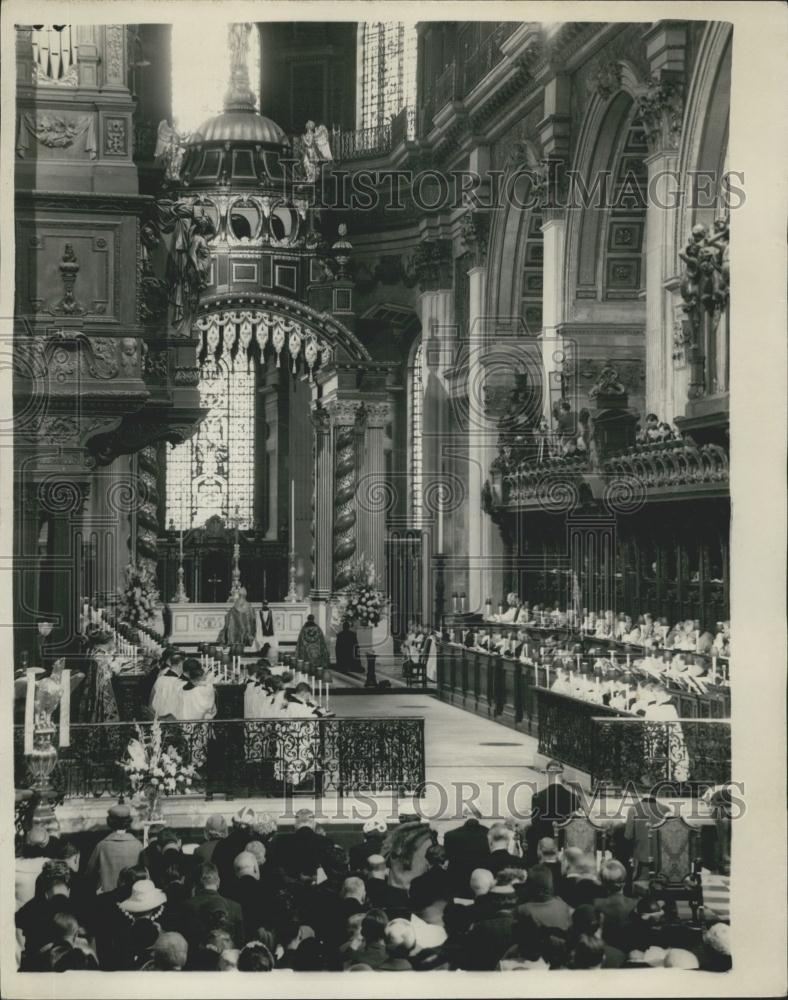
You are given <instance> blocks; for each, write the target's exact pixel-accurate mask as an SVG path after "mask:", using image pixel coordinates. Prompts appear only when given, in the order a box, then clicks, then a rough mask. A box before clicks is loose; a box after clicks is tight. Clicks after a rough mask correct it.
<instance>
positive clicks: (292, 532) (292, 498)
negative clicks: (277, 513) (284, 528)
mask: <svg viewBox="0 0 788 1000" xmlns="http://www.w3.org/2000/svg"><path fill="white" fill-rule="evenodd" d="M290 551H291V552H295V479H291V480H290Z"/></svg>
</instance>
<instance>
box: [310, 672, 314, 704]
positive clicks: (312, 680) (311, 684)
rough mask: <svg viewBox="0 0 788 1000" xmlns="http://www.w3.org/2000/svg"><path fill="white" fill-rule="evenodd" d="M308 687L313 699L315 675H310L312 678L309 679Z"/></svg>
mask: <svg viewBox="0 0 788 1000" xmlns="http://www.w3.org/2000/svg"><path fill="white" fill-rule="evenodd" d="M309 686H310V687H311V688H312V697H313V698H314V697H315V675H314V674H312V676H311V677H310V678H309Z"/></svg>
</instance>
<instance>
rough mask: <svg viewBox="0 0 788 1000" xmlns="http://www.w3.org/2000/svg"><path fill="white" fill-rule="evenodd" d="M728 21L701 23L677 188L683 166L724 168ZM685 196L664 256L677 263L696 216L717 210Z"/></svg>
mask: <svg viewBox="0 0 788 1000" xmlns="http://www.w3.org/2000/svg"><path fill="white" fill-rule="evenodd" d="M732 37H733V27H732V25H730V24H725V23H723V22H719V21H715V22H711V23H709V24H707V25H706V26H705V28H704V31H703V35H702V37H701V41H700V45H699V46H698V53H697V56H696V58H695V64H694V69H693V73H692V77H691V79H690V81H689V86H688V88H687V97H686V102H685V112H684V124H683V127H682V130H681V144H680V146H679V158H678V172H679V188H681V189H683V190H684V191H687V190H688V189H687V184H688V178H687V175H688V172H689V171H694V170H714V171H718V170H720V169H721V168H722V169H724V165H725V162H726V154H727V146H728V128H729V113H730V92H731V42H732ZM688 202H689V199H685V204H684V207H683V210H682V211H677V212H676V213H675V218H676V224H675V227H674V231H673V246H672V248H671V250H670V257H669V259H671V260H674V261H675V262H676V265H677V267H678V263H679V257H678V252H679V250H680V249H681V248H682V247H684V246H685V245H686V243H687V239H688V236H689V233H690V230H691V228H692V226H693V225H694V224H695V223H697V222H702V223H705V224H706V225H710V224H711V223H712V222H713V221H714V219H715V217H716V216H717V214H719V213H718V212H716V211H715V210H714V209H697V210H695V209H693V208H692V206H691V204H689V203H688Z"/></svg>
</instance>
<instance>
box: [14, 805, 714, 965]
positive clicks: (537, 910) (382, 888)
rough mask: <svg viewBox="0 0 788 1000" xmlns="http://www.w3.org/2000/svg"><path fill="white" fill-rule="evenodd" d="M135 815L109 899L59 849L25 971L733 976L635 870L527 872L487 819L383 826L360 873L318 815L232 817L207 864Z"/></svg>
mask: <svg viewBox="0 0 788 1000" xmlns="http://www.w3.org/2000/svg"><path fill="white" fill-rule="evenodd" d="M550 787H552V786H550ZM118 808H120V810H121V811H120V812H116V813H114V814H113V825H114V826H115V827H116V830H113V832H112V834H111V835H110V838H112V836H113V835H114V834H115V833H116V832H117V830H120V832H121V833H123V834H124V836H123V837H121V838H120V839H118V840H113V839H110V840H109V841H108V842H109V844H110V845H112V844H115V843H117V844H119V845H122V846H121V850H122V853H123V858H124V859H125V858H131V857H132V856H133V859H134V860H133V861H129V862H128V863H127V864H125V865H124V866H123V867H120V868H116V865H115V862H116V861H117V860H118V859H116V858H115V857H114V856H113V849H112V848H110V849H107V848H103V849H101V850H100V851H99V852H98V856H99V858H100V859H103V860H104V861H107V862H109V861H111V862H112V863H107V864H106V865H102V864H97V862H96V861H95V860H94V856H93V855H91V856H90V859H89V861H90V862H91V864H90V865H88V864H87V863H86V864H85V866H84V870H85V872H86V873H87V872H90V871H94V870H95V871H96V872H97V873H101V874H102V875H103V879H102V880H101V882H100V884H99V886H95V888H100V889H101V891H100V892H97V893H96V892H94V891H93V888H94V887H93V886H91V887H90V888H89V889H88V891H87V892H84V891H83V890H82V889H80V890H79V891H77V887H78V886H79V884H80V879H81V875H80V872H79V871H78V870H77V871H75V870H74V868H76V869H79V868H80V867H81V865H80V856H79V852H78V851H75V850H74V849H73V846H70V845H68V842H67V841H63V842H61V843H59V844H57V845H53V844H51V843H48V844H47V845H46V849H47V851H48V852H49V853H54V854H57V857H55V858H49V859H47V860H45V862H44V864H43V867H42V871H41V872H40V874H39V876H38V877H37V880H36V886H35V890H34V895H33V897H32V899H29V900H27V901H26V902H25V903H24V904H23V905H22V906H20V907H18V908H17V913H16V926H17V939H18V946H17V953H18V966H19V968H20V969H21V970H22V971H28V970H29V971H39V972H44V971H48V972H59V971H65V970H73V969H78V970H80V971H90V970H96V969H98V970H102V971H125V972H131V971H138V970H155V971H170V972H177V971H181V970H184V971H239V972H245V971H249V972H252V971H255V972H270V971H274V972H275V971H277V970H280V969H292V970H296V971H340V970H346V971H373V970H380V971H400V972H407V971H413V972H417V973H424V972H429V971H432V970H439V969H448V970H452V969H464V970H470V971H493V970H498V969H500V970H515V971H525V970H529V969H537V970H540V969H541V970H544V971H548V970H559V969H567V970H577V971H580V970H596V969H607V968H643V969H648V968H657V967H660V968H676V969H701V970H707V971H726V970H727V969H729V968H730V967H731V956H730V941H729V927H728V926H727V924H725V923H723V922H721V921H719V920H718V919H717V918H716V917H715V916H711V918H710V919H709V915H708V914H707V917H706V919H704V920H699V921H698V922H697V923H693V922H691V921H690V920H684V921H682V920H679V919H678V918H677V917H676V916H675V914H672V913H669V912H668V910H667V909H666V908H665V906H664V905H663V903H662V902H661V900H660V899H658V898H656V897H655V896H653V895H651V894H650V893H649V894H647V895H645V896H643V897H641V898H636V897H634V896H631V895H630V894H629V890H628V884H629V883H628V879H627V870H626V868H625V866H624V865H623V864H622V863H621V862H619V861H617V860H608V861H605V862H603V863H602V864H601V867H600V869H599V871H598V872H597V867H596V859H595V858H594V857H593V856H591V855H586V854H584V853H583V852H582V851H580V850H579V849H574V848H571V847H570V848H567V849H566V850H564V851H563V856H561V852H559V851H558V848H557V845H556V843H555V841H554V840H552V838H550V837H542V838H540V839H539V840H538V842H537V843H536V857H537V864H528V861H527V859H526V858H524V857H521V856H520V855H519V853H518V850H519V848H518V844H517V841H516V839H515V838H514V837H512V830H513V824H512V823H511V822H506V823H504V822H499V823H494V824H492V826H491V828H490V830H489V842H488V835H487V830H486V827H485V826H484V824H482V823H481V822H479V817H478V816H475V815H473V814H472V813H471V814H470V815H467V816H466V817H465V820H464V822H462V823H460V824H459V825H458V826H456V827H455V828H454V829H452V830H449V831H447V832H446V834H445V835H444V844H443V845H441V844H440V843H438V842H437V840H438V838H437V836H436V833H435V831H433V830H432V828H431V827H430V825H429V824H428V823H426V822H421V821H418V820H411V819H410V818H407V817H406V818H404V821H401V822H400V823H399V824H398V825H396V826H393V827H388V828H387V827H386V824H385V823H382V821H376V825H374V826H369V827H368V829H367V830H366V834H367V836H366V837H365V838H364V839H362V832H361V831H359V835H358V836H359V841H360V843H359V845H357V846H359V847H363V849H362V850H358V851H354V852H353V856H354V863H353V865H352V866H351V863H350V858H349V855H348V853H347V852H346V851H345V850H344V849H342V848H340V847H339V846H338V845H337V844H335V843H333V842H332V841H331V840H330V839H329V838H328V837H327V836H326V834H325V832H324V831H322V830H321V828H320V826H319V825H318V824H317V822H316V818H315V815H314V813H312V812H311V811H309V810H302V811H300V812H299V814H298V815H297V822H296V828H295V829H294V830H293V831H280V830H278V829H277V823H276V820H275V819H273V818H272V817H268V816H260V815H258V814H256V813H255V812H254V810H252V809H251V808H250V807H248V806H247V807H244V809H242V810H240V811H239V812H238V813H237V814H236V815H235V816H234V817H233V819H232V822H231V823H228V822H227V820H226V819H225V818H224V817H223V816H221V815H220V814H218V813H217V814H216V815H215V816H212V817H209V818H208V820H207V822H206V830H205V836H206V838H207V839H206V840H205V841H204V843H202V844H200V845H198V847H197V848H196V850H195V852H194V854H193V855H190V854H188V853H187V852H186V851H184V849H183V844H182V843H181V834H180V833H179V832H178V831H177V830H174V829H172V828H171V827H164V828H162V829H160V830H159V831H157V832H156V834H155V837H154V840H153V841H152V842H151V844H149V845H148V847H146V848H145V849H144V850H143V848H142V844H141V842H140V841H139V840H138V839H137V838H136V837H135V836H134V833H133V831H130V830H129V829H128V828H127V824H126V822H125V820H126V812H125V811H124V809H125V808H126V807H116V809H118ZM126 835H127V836H126ZM373 835H374V836H373ZM33 839H34V840H35V841H36V843H38V841H39V840H40V838H38V839H36V838H33ZM635 840H637V837H635ZM105 842H106V838H105ZM126 845H128V847H127V846H126ZM39 846H41V847H43V845H42V844H39ZM373 849H374V850H377V851H379V852H380V853H372V854H370V853H369V852H370V851H371V850H373ZM485 849H486V853H485ZM198 852H199V853H198ZM20 853H21V851H20ZM28 853H29V852H28ZM94 853H95V852H94ZM105 854H106V855H108V856H107V858H105V857H104V855H105ZM633 855H635V856H636V855H637V852H636V851H634V852H633ZM206 857H208V858H210V860H204V859H205V858H206ZM186 859H188V860H186ZM472 859H477V860H478V862H479V863H478V864H477V866H476V867H475V868H474V869H472V870H471V871H470V873H468V874H467V876H464V878H463V879H460V880H457V879H456V878H455V877H454V876H453V874H452V866H455V865H459V866H460V867H459V869H458V870H459V871H460V872H461V873H465V872H466V870H467V868H466V866H467V865H468V864H469V863H472ZM22 860H24V859H22ZM357 866H358V867H357ZM359 869H360V870H359ZM113 873H114V875H113ZM465 883H467V884H465Z"/></svg>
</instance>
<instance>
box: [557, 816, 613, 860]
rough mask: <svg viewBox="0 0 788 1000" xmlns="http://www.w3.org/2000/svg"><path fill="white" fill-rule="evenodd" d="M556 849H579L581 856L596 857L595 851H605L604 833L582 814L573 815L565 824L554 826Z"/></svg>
mask: <svg viewBox="0 0 788 1000" xmlns="http://www.w3.org/2000/svg"><path fill="white" fill-rule="evenodd" d="M555 828H556V833H557V838H556V839H557V841H558V847H559V848H560V849H561V850H562V851H566V849H567V848H569V847H577V848H579V849H580V850H581V851H582V852H583V854H590V855H591V857H592V858H594V857H596V852H597V851H604V849H605V831H604V829H603V828H602V827H599V826H597V825H596V823H594V822H593V820H591V819H589V818H588V816H586V815H585V814H584V813H581V812H577V813H574V814H573V815H572V816H571V817H570V818H569V819H568V820H567V821H566V823H561V824H558V823H556V824H555Z"/></svg>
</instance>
